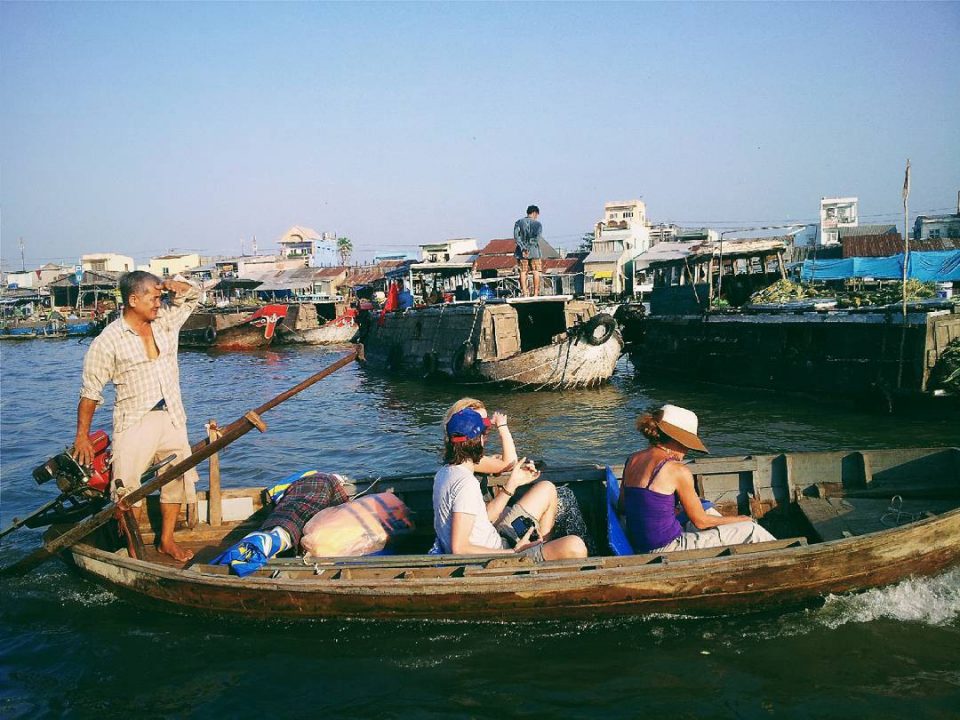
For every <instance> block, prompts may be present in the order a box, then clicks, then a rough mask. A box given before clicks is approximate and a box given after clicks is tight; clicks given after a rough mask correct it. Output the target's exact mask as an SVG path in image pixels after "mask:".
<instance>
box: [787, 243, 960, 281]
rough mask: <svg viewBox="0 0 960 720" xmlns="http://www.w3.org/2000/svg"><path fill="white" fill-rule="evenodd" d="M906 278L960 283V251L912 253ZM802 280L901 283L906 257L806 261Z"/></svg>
mask: <svg viewBox="0 0 960 720" xmlns="http://www.w3.org/2000/svg"><path fill="white" fill-rule="evenodd" d="M907 277H908V278H910V279H912V280H922V281H923V282H930V281H934V282H951V281H954V282H957V281H960V250H937V251H929V252H914V253H910V262H909V265H908V267H907ZM800 278H801V280H803V281H805V282H809V281H811V280H847V279H848V278H873V279H875V280H900V279H902V278H903V254H902V253H901V254H900V255H891V256H890V257H852V258H845V259H843V260H804V262H803V268H802V269H801V271H800Z"/></svg>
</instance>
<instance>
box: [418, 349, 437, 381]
mask: <svg viewBox="0 0 960 720" xmlns="http://www.w3.org/2000/svg"><path fill="white" fill-rule="evenodd" d="M421 367H422V369H423V374H424V377H427V376H430V375H435V374H436V372H437V354H436V353H432V352H428V353H424V355H423V363H422V366H421Z"/></svg>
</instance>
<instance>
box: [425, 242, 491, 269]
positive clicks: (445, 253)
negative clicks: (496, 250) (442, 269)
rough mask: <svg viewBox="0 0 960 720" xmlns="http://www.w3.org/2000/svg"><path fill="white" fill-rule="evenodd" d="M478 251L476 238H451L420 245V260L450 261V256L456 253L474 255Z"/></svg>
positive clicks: (431, 261)
mask: <svg viewBox="0 0 960 720" xmlns="http://www.w3.org/2000/svg"><path fill="white" fill-rule="evenodd" d="M478 251H479V247H478V245H477V239H476V238H452V239H450V240H444V241H443V242H438V243H426V244H425V245H420V262H430V263H437V262H450V259H451V258H454V257H457V256H458V255H476V254H477V252H478Z"/></svg>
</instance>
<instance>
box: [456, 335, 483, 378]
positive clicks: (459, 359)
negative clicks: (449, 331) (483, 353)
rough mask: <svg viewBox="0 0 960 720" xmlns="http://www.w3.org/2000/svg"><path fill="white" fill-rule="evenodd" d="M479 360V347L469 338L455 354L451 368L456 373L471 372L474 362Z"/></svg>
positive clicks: (464, 373)
mask: <svg viewBox="0 0 960 720" xmlns="http://www.w3.org/2000/svg"><path fill="white" fill-rule="evenodd" d="M476 361H477V348H476V346H475V345H474V344H473V343H472V342H470V341H469V340H468V341H467V342H465V343H463V345H461V346H460V347H459V348H457V352H456V353H454V355H453V362H452V364H451V369H452V370H453V374H454V375H466V374H467V373H468V372H470V369H471V368H472V367H473V364H474V363H475V362H476Z"/></svg>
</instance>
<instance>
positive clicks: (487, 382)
mask: <svg viewBox="0 0 960 720" xmlns="http://www.w3.org/2000/svg"><path fill="white" fill-rule="evenodd" d="M572 342H573V339H572V338H571V339H570V340H568V341H567V345H568V350H567V363H569V362H570V351H569V345H570V343H572ZM559 351H560V353H562V352H563V348H562V347H560V349H559ZM559 362H560V358H559V356H558V357H557V358H555V359H551V360H547V361H546V362H542V363H540V364H539V365H533V366H531V367H527V368H524V369H523V370H521V371H520V372H517V373H514V374H513V375H507V376H506V377H502V378H496V379H493V380H476V381H473V382H464V383H461V384H462V385H493V384H496V383H502V382H505V381H507V380H513V379H514V378H518V377H520V376H521V375H525V374H526V373H528V372H531V371H533V370H539V369H540V368H543V367H547V366H548V365H554V364H556V363H559ZM563 372H564V373H566V365H564V368H563ZM520 384H521V385H533V384H534V383H532V382H521V383H520ZM553 384H555V383H554V382H552V381H547V382H544V383H541V385H540V386H539V388H538V389H540V388H543V387H546V386H547V385H553Z"/></svg>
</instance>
